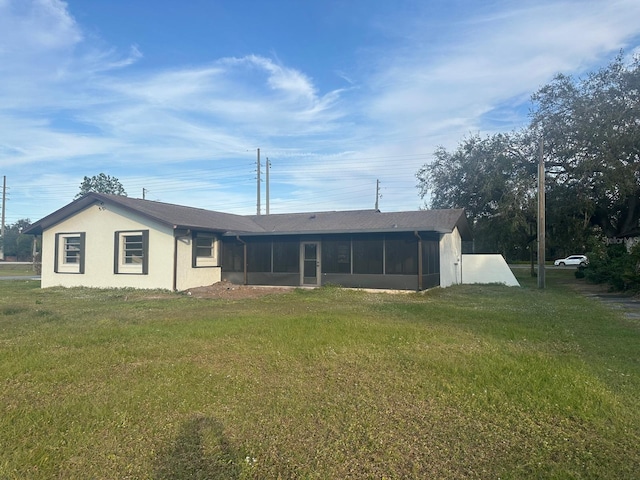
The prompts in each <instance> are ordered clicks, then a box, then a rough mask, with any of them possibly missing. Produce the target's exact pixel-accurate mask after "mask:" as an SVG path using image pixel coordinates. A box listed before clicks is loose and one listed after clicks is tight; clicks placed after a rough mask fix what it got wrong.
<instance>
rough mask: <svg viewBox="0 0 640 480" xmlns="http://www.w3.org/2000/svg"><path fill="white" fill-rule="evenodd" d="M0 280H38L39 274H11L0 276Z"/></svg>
mask: <svg viewBox="0 0 640 480" xmlns="http://www.w3.org/2000/svg"><path fill="white" fill-rule="evenodd" d="M0 280H40V277H39V276H35V275H34V276H33V277H30V276H29V275H12V276H8V277H3V276H0Z"/></svg>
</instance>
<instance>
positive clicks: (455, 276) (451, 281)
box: [440, 228, 462, 287]
mask: <svg viewBox="0 0 640 480" xmlns="http://www.w3.org/2000/svg"><path fill="white" fill-rule="evenodd" d="M461 260H462V238H461V237H460V233H459V232H458V229H457V228H454V229H453V232H451V233H446V234H444V235H442V237H441V239H440V286H441V287H450V286H451V285H456V284H459V283H461V281H462V263H461Z"/></svg>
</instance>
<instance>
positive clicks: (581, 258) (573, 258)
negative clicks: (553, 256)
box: [553, 255, 589, 267]
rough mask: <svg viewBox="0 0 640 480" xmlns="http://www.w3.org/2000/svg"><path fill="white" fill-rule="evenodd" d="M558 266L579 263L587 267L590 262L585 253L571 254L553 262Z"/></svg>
mask: <svg viewBox="0 0 640 480" xmlns="http://www.w3.org/2000/svg"><path fill="white" fill-rule="evenodd" d="M553 264H554V265H555V266H556V267H558V266H560V267H564V266H565V265H579V266H581V267H586V266H587V265H588V264H589V259H588V258H587V257H586V256H585V255H569V256H568V257H567V258H560V259H558V260H556V261H555V262H553Z"/></svg>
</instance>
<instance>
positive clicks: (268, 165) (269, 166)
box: [265, 157, 271, 215]
mask: <svg viewBox="0 0 640 480" xmlns="http://www.w3.org/2000/svg"><path fill="white" fill-rule="evenodd" d="M265 168H266V169H267V205H266V208H267V209H266V214H267V215H269V169H270V168H271V162H269V157H267V161H266V163H265Z"/></svg>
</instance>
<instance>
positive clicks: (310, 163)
mask: <svg viewBox="0 0 640 480" xmlns="http://www.w3.org/2000/svg"><path fill="white" fill-rule="evenodd" d="M424 3H425V4H424V5H423V4H422V3H420V2H417V3H411V5H412V9H411V11H410V12H407V11H404V10H402V9H398V11H397V12H394V13H393V18H392V19H389V18H386V17H385V18H382V17H379V16H376V14H375V11H374V12H373V13H372V14H371V16H370V17H366V18H363V19H362V22H360V23H361V24H362V25H361V28H367V29H368V30H366V33H367V35H368V36H369V37H370V38H374V37H375V38H376V39H377V41H376V42H374V43H373V44H372V45H365V44H363V45H362V48H360V49H358V50H357V51H356V52H353V55H354V56H355V58H357V62H354V64H353V65H349V66H347V68H345V65H340V66H339V68H338V67H336V66H334V65H332V64H331V63H330V62H329V63H327V64H326V65H327V67H326V68H327V70H330V71H333V72H336V71H339V72H340V73H339V74H337V79H338V83H339V84H338V86H337V87H336V83H334V84H332V86H331V87H327V86H326V85H325V84H323V82H322V81H321V80H320V79H319V78H314V77H313V76H312V74H311V73H309V72H308V71H306V70H305V68H304V66H303V65H297V64H288V63H287V62H284V61H282V60H281V59H280V58H279V57H278V55H279V53H280V52H275V53H273V55H269V56H265V55H260V54H258V53H256V51H247V52H245V53H244V54H243V55H239V56H231V55H229V56H221V57H219V58H210V59H207V60H206V61H202V62H197V63H191V64H188V65H184V64H176V65H168V66H167V65H163V66H155V65H151V64H150V63H147V62H145V60H146V58H147V56H146V55H145V51H144V46H138V44H134V45H131V46H130V47H129V48H126V47H125V49H124V51H121V50H120V49H118V48H116V47H114V46H112V45H111V44H110V43H109V40H108V39H105V38H96V36H95V34H92V35H89V34H87V33H86V31H85V30H84V29H83V26H82V25H81V24H80V23H79V22H78V21H77V20H76V19H75V18H74V17H73V15H72V14H71V13H70V11H69V6H68V5H67V4H66V3H65V2H62V1H59V0H0V75H2V82H0V167H2V168H1V170H3V171H0V174H9V175H10V176H11V178H18V179H20V178H22V179H23V180H22V184H23V186H21V187H20V189H19V188H18V187H14V190H13V192H12V193H13V197H12V202H14V203H13V206H14V207H17V213H15V215H16V216H18V218H23V217H26V216H31V217H32V218H35V217H39V216H43V215H44V214H46V213H49V211H50V209H51V208H52V207H56V208H57V207H58V206H61V205H62V204H64V203H65V202H66V201H67V200H69V199H70V198H72V197H73V195H74V194H75V192H76V191H77V185H79V182H80V180H81V179H82V176H83V175H91V174H94V173H99V171H106V172H107V173H109V174H112V175H115V176H117V177H119V178H120V179H121V180H122V181H123V182H124V183H125V187H127V185H131V189H133V191H132V193H134V192H135V191H137V190H141V187H142V186H145V185H144V184H145V183H146V186H147V187H148V185H153V188H151V190H154V189H155V191H156V192H158V194H159V195H162V196H161V198H159V199H161V200H164V201H174V202H177V203H188V204H192V205H196V206H205V207H207V208H217V209H222V210H224V209H225V208H226V209H227V210H228V209H230V208H232V209H233V210H234V211H245V212H247V213H249V212H251V211H252V210H253V209H254V208H255V207H254V205H255V199H254V195H255V194H254V188H253V182H254V177H253V175H254V172H253V171H252V168H254V167H252V162H253V161H254V156H255V149H256V148H257V147H262V149H263V152H264V154H265V155H267V156H271V158H272V160H274V167H273V177H272V182H273V188H272V195H273V198H274V201H275V199H277V204H273V205H272V211H296V210H304V209H314V210H318V209H340V208H371V206H372V204H373V199H372V197H373V194H374V193H373V192H374V188H375V181H376V179H380V180H381V181H382V185H383V195H384V196H385V197H384V202H383V206H384V208H385V209H387V210H391V209H410V208H416V207H417V206H418V205H419V203H420V200H419V198H418V197H417V190H415V188H414V184H415V178H414V174H415V172H416V171H417V170H418V168H419V167H420V166H421V165H422V164H424V163H425V162H426V161H428V160H429V155H430V154H431V153H432V152H433V151H434V149H435V148H436V146H438V145H441V144H442V145H445V146H453V145H455V143H457V142H458V141H459V140H460V139H461V138H462V137H463V136H464V135H466V134H468V133H469V132H475V131H481V132H486V133H489V132H491V131H492V130H494V129H497V128H499V129H511V128H514V127H517V126H519V125H522V124H523V123H524V122H525V121H526V106H527V102H528V98H529V95H530V94H531V93H532V92H533V91H535V90H536V89H537V88H538V87H539V86H541V85H543V84H544V83H546V82H548V81H549V80H550V79H551V78H552V76H553V75H554V74H556V73H558V72H564V73H569V74H572V73H574V74H575V73H578V74H579V73H582V72H584V71H586V70H589V69H592V68H594V67H597V66H600V65H602V63H603V62H606V61H608V59H610V58H611V56H612V55H613V54H615V53H616V52H617V51H618V50H620V49H621V48H625V49H626V50H627V51H629V52H633V51H637V49H638V48H639V47H638V45H639V44H640V26H639V24H638V22H637V18H640V3H639V2H637V0H612V1H609V2H601V1H599V0H593V1H577V0H576V1H571V0H565V1H555V0H554V1H551V0H549V1H536V2H534V1H526V0H525V1H512V0H501V1H498V2H491V3H483V2H472V1H470V2H464V1H461V2H453V5H459V6H460V8H459V10H455V11H454V10H453V9H450V10H447V9H446V8H444V7H442V6H435V5H434V4H432V3H431V2H424ZM480 3H481V4H482V5H480ZM462 7H464V8H462ZM438 9H440V10H438ZM372 10H375V9H372ZM384 13H385V14H387V13H388V10H387V9H385V12H384ZM436 14H437V16H436ZM383 38H389V39H392V40H391V41H389V42H384V41H382V40H381V39H383ZM141 45H142V44H141ZM282 58H288V57H287V56H282ZM340 79H342V80H343V81H342V83H340V82H339V81H340ZM239 166H241V167H239ZM205 167H206V168H209V169H211V170H212V171H213V172H215V171H216V170H218V171H219V172H220V177H221V178H224V182H222V181H219V180H220V179H218V178H215V176H212V177H207V176H206V175H203V174H202V171H203V170H202V169H203V168H205ZM26 170H29V171H37V172H41V174H40V175H38V177H37V179H36V178H34V177H33V175H31V174H29V175H25V174H24V172H25V171H26ZM190 172H192V173H190ZM225 172H227V173H225ZM240 173H242V174H243V175H244V179H240V178H237V177H238V175H239V174H240ZM183 175H184V176H183ZM176 178H179V179H180V181H178V180H175V181H172V179H176ZM47 182H55V185H52V184H51V183H49V184H48V183H47ZM27 183H29V184H30V186H29V187H28V188H27V185H26V184H27ZM62 184H64V185H66V186H67V187H65V188H67V189H69V190H71V192H68V191H67V190H65V189H61V188H60V185H62ZM47 185H49V187H47ZM161 185H165V187H162V186H161ZM56 186H57V188H56ZM36 187H37V189H39V190H40V191H41V192H46V195H47V196H50V197H48V198H54V197H55V195H56V192H58V197H57V198H58V201H57V203H56V202H54V201H51V202H46V204H43V203H42V202H38V203H37V204H34V203H33V193H34V188H36ZM22 188H24V190H21V189H22ZM69 193H71V195H69ZM43 195H45V193H43ZM225 199H226V200H225ZM243 199H244V200H243ZM225 202H226V203H225ZM225 205H226V207H225ZM16 220H17V218H16Z"/></svg>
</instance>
